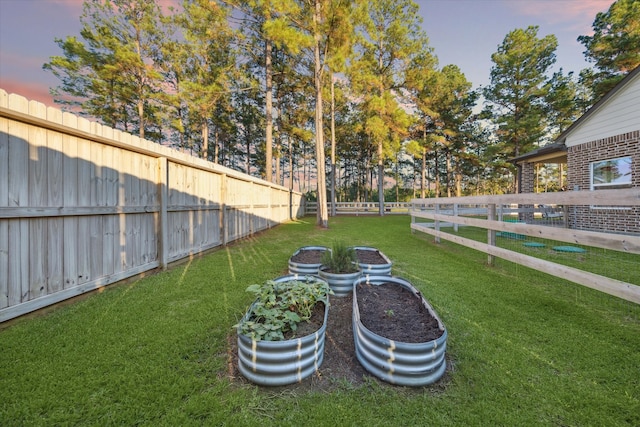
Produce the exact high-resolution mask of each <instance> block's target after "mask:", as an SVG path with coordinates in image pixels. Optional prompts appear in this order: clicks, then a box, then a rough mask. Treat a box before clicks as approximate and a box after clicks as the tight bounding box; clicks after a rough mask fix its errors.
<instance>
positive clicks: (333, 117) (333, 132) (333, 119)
mask: <svg viewBox="0 0 640 427" xmlns="http://www.w3.org/2000/svg"><path fill="white" fill-rule="evenodd" d="M334 85H335V84H334V81H333V73H332V75H331V216H336V99H335V92H334Z"/></svg>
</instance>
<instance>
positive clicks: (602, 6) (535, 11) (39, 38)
mask: <svg viewBox="0 0 640 427" xmlns="http://www.w3.org/2000/svg"><path fill="white" fill-rule="evenodd" d="M171 1H172V0H163V1H162V3H169V2H171ZM176 1H177V0H176ZM416 3H417V4H418V5H419V6H420V13H421V15H422V17H423V19H424V29H425V31H426V32H427V35H428V36H429V39H430V44H431V46H432V47H433V48H434V49H435V54H436V55H437V56H438V59H439V62H440V66H441V67H442V66H444V65H447V64H456V65H458V66H459V67H460V69H461V70H462V72H463V73H464V74H465V75H466V77H467V79H468V80H470V81H471V82H472V83H473V85H474V87H478V86H480V85H487V84H488V83H489V72H490V69H491V65H492V62H491V54H492V53H494V52H495V51H496V50H497V47H498V45H500V44H501V43H502V40H503V39H504V37H505V36H506V35H507V33H508V32H510V31H511V30H514V29H516V28H526V27H527V26H529V25H537V26H539V27H540V29H539V31H538V36H539V37H544V36H546V35H548V34H555V35H556V37H557V38H558V44H559V46H558V49H557V51H556V55H557V62H556V65H555V68H554V71H555V70H557V69H559V68H560V67H562V68H563V70H564V71H565V73H566V72H569V71H575V72H576V73H578V72H579V71H580V70H581V69H583V68H586V67H588V66H589V65H590V64H589V63H587V62H586V61H585V59H584V55H583V54H582V52H583V50H584V47H583V46H582V45H581V44H580V43H578V42H577V40H576V38H577V37H578V36H579V35H584V34H591V31H592V24H593V21H594V19H595V16H596V14H597V13H598V12H604V11H606V10H607V9H608V8H609V6H610V5H611V4H612V3H613V1H612V0H418V1H416ZM81 12H82V0H0V88H2V89H4V90H6V91H7V92H9V93H18V94H20V95H23V96H25V97H27V98H28V99H34V100H38V101H41V102H44V103H45V104H47V105H54V104H53V100H52V98H51V96H50V95H49V87H54V86H57V85H58V83H59V81H58V80H57V79H56V78H55V77H54V76H53V75H52V74H51V73H50V72H46V71H44V70H42V65H43V64H44V63H45V62H47V61H48V60H49V58H50V57H51V56H56V55H60V54H61V53H62V52H61V50H60V48H59V47H58V46H57V45H56V44H55V42H54V39H55V38H65V37H66V36H71V35H78V32H79V29H80V20H79V17H80V14H81Z"/></svg>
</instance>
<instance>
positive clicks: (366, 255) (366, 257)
mask: <svg viewBox="0 0 640 427" xmlns="http://www.w3.org/2000/svg"><path fill="white" fill-rule="evenodd" d="M356 256H357V257H358V262H359V263H360V264H387V263H388V261H387V260H386V259H384V258H383V257H382V255H380V252H378V251H368V250H363V249H356Z"/></svg>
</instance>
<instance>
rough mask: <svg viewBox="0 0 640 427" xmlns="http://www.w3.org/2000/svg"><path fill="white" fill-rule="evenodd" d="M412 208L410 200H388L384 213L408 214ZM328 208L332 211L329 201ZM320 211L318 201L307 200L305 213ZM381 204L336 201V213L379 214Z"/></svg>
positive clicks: (310, 213) (313, 213) (311, 213)
mask: <svg viewBox="0 0 640 427" xmlns="http://www.w3.org/2000/svg"><path fill="white" fill-rule="evenodd" d="M410 208H411V203H410V202H386V203H385V204H384V213H385V215H388V214H402V215H407V214H408V213H409V210H410ZM327 210H328V211H329V212H331V204H330V203H327ZM317 211H318V203H317V202H307V203H306V206H305V214H307V215H315V214H316V212H317ZM379 213H380V204H379V203H378V202H336V215H356V216H358V215H378V214H379Z"/></svg>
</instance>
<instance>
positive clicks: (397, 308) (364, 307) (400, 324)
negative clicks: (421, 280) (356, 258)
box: [357, 283, 442, 343]
mask: <svg viewBox="0 0 640 427" xmlns="http://www.w3.org/2000/svg"><path fill="white" fill-rule="evenodd" d="M357 293H358V307H359V309H360V320H361V321H362V324H363V325H364V326H365V327H366V328H367V329H369V330H370V331H371V332H373V333H375V334H378V335H380V336H383V337H385V338H389V339H392V340H394V341H402V342H407V343H418V342H427V341H433V340H435V339H438V338H440V337H441V336H442V330H440V328H439V327H438V321H437V320H436V319H434V318H433V317H432V316H431V313H429V310H427V309H426V308H425V307H424V306H423V305H422V303H421V301H420V300H419V299H418V298H416V296H415V295H414V294H413V293H412V292H410V291H409V290H408V289H406V288H404V287H402V286H400V285H398V284H396V283H383V284H381V285H368V284H366V283H363V284H360V285H358V289H357Z"/></svg>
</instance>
